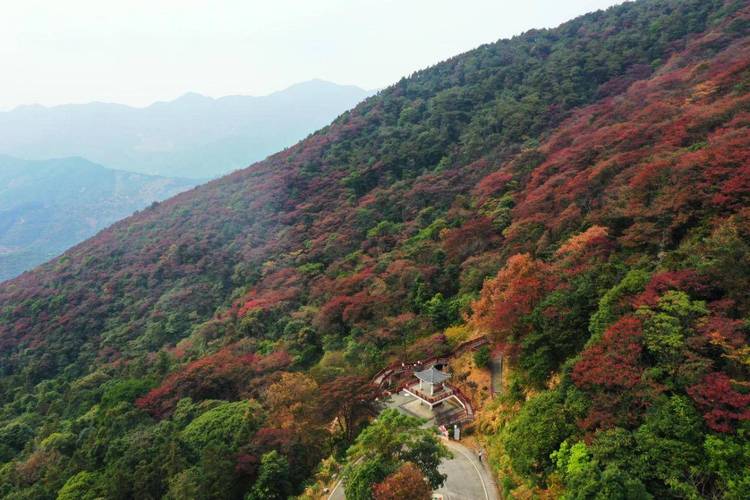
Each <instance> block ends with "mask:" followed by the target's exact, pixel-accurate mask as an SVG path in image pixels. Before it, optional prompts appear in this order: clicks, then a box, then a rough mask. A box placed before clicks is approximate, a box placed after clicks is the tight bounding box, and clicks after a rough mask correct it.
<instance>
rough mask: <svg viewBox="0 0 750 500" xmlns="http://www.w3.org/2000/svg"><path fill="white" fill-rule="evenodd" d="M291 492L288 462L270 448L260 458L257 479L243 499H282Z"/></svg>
mask: <svg viewBox="0 0 750 500" xmlns="http://www.w3.org/2000/svg"><path fill="white" fill-rule="evenodd" d="M291 492H292V484H291V482H290V481H289V462H287V459H286V458H285V457H284V456H282V455H281V454H280V453H279V452H278V451H276V450H272V451H269V452H268V453H266V454H264V455H263V457H262V458H261V462H260V471H259V472H258V479H257V480H256V481H255V484H254V485H253V487H252V488H251V489H250V491H249V492H248V494H247V495H245V500H284V499H285V498H287V497H288V496H289V495H290V494H291Z"/></svg>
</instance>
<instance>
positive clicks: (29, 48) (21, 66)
mask: <svg viewBox="0 0 750 500" xmlns="http://www.w3.org/2000/svg"><path fill="white" fill-rule="evenodd" d="M0 1H2V10H1V11H0V12H1V13H0V71H2V80H0V81H1V82H2V83H1V84H0V85H1V86H0V90H1V91H0V109H8V108H12V107H14V106H17V105H19V104H30V103H41V104H45V105H54V104H62V103H70V102H88V101H110V102H120V103H125V104H131V105H136V106H142V105H146V104H149V103H151V102H153V101H156V100H165V99H173V98H175V97H177V96H179V95H181V94H184V93H185V92H188V91H194V92H199V93H202V94H206V95H211V96H222V95H227V94H253V95H261V94H267V93H269V92H272V91H275V90H279V89H282V88H285V87H286V86H289V85H290V84H293V83H296V82H300V81H304V80H309V79H312V78H322V79H325V80H330V81H334V82H337V83H348V84H354V85H359V86H361V87H364V88H368V89H373V88H379V87H384V86H386V85H388V84H390V83H393V82H395V81H397V80H398V79H399V78H400V77H401V76H404V75H408V74H410V73H411V72H413V71H415V70H417V69H420V68H423V67H425V66H429V65H431V64H434V63H436V62H439V61H441V60H443V59H446V58H448V57H450V56H452V55H455V54H458V53H460V52H464V51H466V50H469V49H472V48H474V47H476V46H478V45H480V44H482V43H486V42H492V41H495V40H497V39H498V38H505V37H509V36H512V35H515V34H518V33H521V32H523V31H525V30H527V29H529V28H534V27H549V26H555V25H557V24H559V23H561V22H563V21H565V20H568V19H570V18H573V17H575V16H577V15H579V14H583V13H585V12H589V11H592V10H596V9H599V8H606V7H608V6H610V5H614V4H617V3H621V2H620V1H618V0H274V1H258V0H236V1H235V0H227V1H219V0H213V1H212V0H204V1H198V0H65V1H60V0H23V1H13V0H0Z"/></svg>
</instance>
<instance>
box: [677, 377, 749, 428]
mask: <svg viewBox="0 0 750 500" xmlns="http://www.w3.org/2000/svg"><path fill="white" fill-rule="evenodd" d="M688 394H690V397H692V398H693V401H695V402H696V404H697V405H698V407H699V408H700V409H701V411H702V412H703V418H704V419H705V420H706V424H707V425H708V427H710V428H711V429H712V430H714V431H716V432H732V431H733V430H734V428H735V426H736V424H737V423H738V422H741V421H745V420H750V394H746V393H745V394H743V393H740V392H738V391H736V390H735V389H734V387H733V386H732V380H731V379H730V378H729V377H727V376H726V375H725V374H724V373H721V372H713V373H709V374H708V375H706V376H705V377H703V380H702V381H701V382H700V383H698V384H696V385H694V386H692V387H690V388H689V389H688Z"/></svg>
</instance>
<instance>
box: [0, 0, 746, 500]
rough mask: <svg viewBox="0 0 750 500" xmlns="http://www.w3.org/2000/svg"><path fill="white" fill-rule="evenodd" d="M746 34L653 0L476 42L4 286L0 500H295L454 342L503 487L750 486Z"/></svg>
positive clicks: (697, 3)
mask: <svg viewBox="0 0 750 500" xmlns="http://www.w3.org/2000/svg"><path fill="white" fill-rule="evenodd" d="M748 35H750V7H748V5H747V3H746V2H744V1H735V0H727V1H724V0H641V1H638V2H633V3H626V4H624V5H621V6H618V7H616V8H612V9H609V10H608V11H606V12H598V13H593V14H590V15H587V16H583V17H581V18H578V19H575V20H573V21H570V22H568V23H566V24H564V25H562V26H560V27H559V28H556V29H553V30H542V31H532V32H528V33H526V34H524V35H522V36H518V37H515V38H513V39H511V40H501V41H499V42H497V43H494V44H490V45H486V46H482V47H480V48H478V49H476V50H473V51H471V52H468V53H465V54H462V55H459V56H456V57H454V58H452V59H449V60H447V61H445V62H443V63H440V64H438V65H436V66H434V67H432V68H428V69H425V70H423V71H419V72H417V73H415V74H413V75H412V76H410V77H409V78H405V79H403V80H401V81H400V82H398V83H397V84H395V85H393V86H392V87H389V88H388V89H385V90H384V91H382V92H380V93H379V94H378V95H376V96H374V97H372V98H370V99H368V100H366V101H365V102H363V103H362V104H360V105H359V106H357V107H356V108H355V109H353V110H352V111H350V112H347V113H345V114H343V115H342V116H340V117H339V118H338V119H336V120H335V121H334V122H333V123H332V124H331V125H330V126H328V127H326V128H324V129H322V130H320V131H319V132H317V133H315V134H313V135H312V136H310V137H309V138H307V139H306V140H304V141H302V142H301V143H299V144H297V145H295V146H294V147H291V148H289V149H287V150H285V151H283V152H281V153H278V154H276V155H275V156H272V157H270V158H269V159H268V160H266V161H263V162H260V163H257V164H255V165H252V166H250V167H249V168H247V169H245V170H242V171H238V172H236V173H234V174H231V175H230V176H227V177H224V178H222V179H218V180H216V181H213V182H211V183H209V184H206V185H204V186H201V187H199V188H197V189H195V190H192V191H190V192H187V193H183V194H180V195H178V196H176V197H175V198H172V199H170V200H168V201H166V202H163V203H161V204H159V205H158V206H153V207H151V208H149V209H147V210H144V211H143V212H141V213H139V214H137V215H135V216H133V217H130V218H129V219H126V220H124V221H121V222H119V223H117V224H115V225H114V226H112V227H111V228H109V229H107V230H106V231H103V232H101V233H100V234H98V235H97V236H95V237H94V238H92V239H90V240H88V241H87V242H85V243H83V244H81V245H79V246H77V247H76V248H74V249H72V250H70V251H68V252H67V253H66V254H65V255H63V256H62V257H60V258H58V259H55V260H53V261H52V262H50V263H48V264H46V265H44V266H42V267H41V268H40V269H38V270H36V271H35V272H33V273H27V274H25V275H23V276H21V277H19V278H17V279H15V280H12V281H10V282H8V283H5V284H3V285H2V286H0V376H1V377H2V378H0V405H1V406H0V464H1V465H0V495H4V496H5V497H7V498H55V497H56V496H57V495H58V492H60V495H59V496H58V498H96V497H97V496H104V497H107V498H159V497H162V496H165V495H166V496H167V497H168V498H243V496H245V495H246V494H247V496H246V498H282V497H285V496H286V495H288V494H299V493H301V492H302V490H303V488H304V485H305V482H306V481H308V480H310V478H311V477H312V475H313V474H314V472H315V471H316V469H317V468H318V466H319V464H320V463H321V460H323V459H325V458H326V457H327V456H329V455H331V454H334V455H338V456H341V454H342V453H343V452H344V450H346V448H347V446H348V445H349V444H350V443H351V442H352V439H353V438H354V436H355V435H356V433H357V431H358V430H359V428H360V427H361V425H362V422H363V420H364V418H358V417H361V416H362V412H361V411H359V409H358V408H356V406H357V405H358V402H359V401H360V400H363V399H365V396H366V395H367V394H368V391H369V389H368V388H367V385H366V383H365V382H366V380H367V377H368V376H370V375H372V374H373V373H374V372H375V371H377V370H378V369H379V368H381V367H382V366H385V365H386V364H388V363H389V362H391V361H393V360H395V359H419V358H421V357H424V356H427V355H430V354H432V353H435V352H440V351H441V350H444V349H446V348H448V347H449V346H448V343H449V341H450V340H449V339H448V338H447V337H446V336H445V334H444V333H445V331H446V329H450V328H455V327H456V326H462V325H465V327H466V328H470V329H476V330H478V331H480V332H483V333H487V334H489V335H490V336H491V337H492V339H493V341H494V342H495V344H496V347H497V348H498V349H501V350H502V351H503V352H504V354H505V357H506V359H507V361H508V363H510V364H511V366H512V373H513V380H511V381H510V383H509V384H508V385H509V387H508V390H507V391H506V393H504V394H502V395H501V397H500V398H499V399H498V400H497V401H496V402H495V403H493V405H494V406H491V407H490V408H487V409H486V410H485V417H484V418H485V420H483V421H481V422H480V423H481V425H477V426H476V427H477V428H476V432H477V435H478V437H479V439H481V440H483V441H484V442H486V443H488V446H490V450H491V453H490V459H491V463H492V466H493V467H494V469H495V470H496V471H497V472H498V476H499V477H500V483H501V487H502V489H503V490H504V491H505V492H506V493H508V494H517V495H519V496H525V495H530V494H531V493H534V492H536V493H538V492H541V491H542V490H545V491H546V492H547V493H549V494H551V495H553V496H562V495H567V496H569V497H571V498H573V497H575V498H594V497H597V495H598V497H599V498H616V497H617V495H618V494H619V495H620V496H621V497H622V498H650V497H655V498H667V497H680V498H682V497H693V498H694V497H701V496H703V497H721V496H726V497H729V498H742V497H746V496H747V492H748V490H749V489H750V475H749V474H748V467H750V441H749V440H748V438H749V436H750V434H749V433H750V423H749V422H748V420H750V378H749V377H748V375H749V373H748V370H749V369H750V360H749V359H748V347H747V334H748V331H747V330H748V321H750V294H748V289H750V209H749V208H748V207H750V36H748ZM335 417H339V419H338V422H339V423H340V424H342V425H341V426H332V425H330V423H331V422H332V421H333V419H334V418H335ZM344 424H345V425H344ZM274 488H276V490H274ZM260 491H264V492H265V493H264V494H263V495H265V496H258V495H259V493H258V492H260ZM84 492H85V495H88V496H85V495H84ZM269 492H270V493H269ZM271 494H273V495H276V496H270V495H271Z"/></svg>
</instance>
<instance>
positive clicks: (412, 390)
mask: <svg viewBox="0 0 750 500" xmlns="http://www.w3.org/2000/svg"><path fill="white" fill-rule="evenodd" d="M414 376H415V377H417V379H418V380H419V383H415V384H413V385H410V386H407V387H406V388H404V391H406V392H407V393H408V394H410V395H412V396H414V397H415V398H417V399H419V400H420V401H421V402H422V403H424V404H426V405H428V406H429V407H430V408H433V407H435V406H436V405H439V404H440V403H442V402H444V401H446V400H448V399H451V398H455V399H456V400H457V401H458V402H459V404H460V405H461V406H462V407H464V408H466V407H465V405H464V403H463V401H461V399H460V398H458V397H457V396H456V394H455V393H454V391H453V389H452V388H451V387H450V386H449V385H447V384H445V381H446V380H448V379H449V378H450V375H449V374H447V373H445V372H443V371H440V370H438V369H437V368H435V367H434V366H431V367H429V368H427V369H425V370H422V371H418V372H414Z"/></svg>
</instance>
